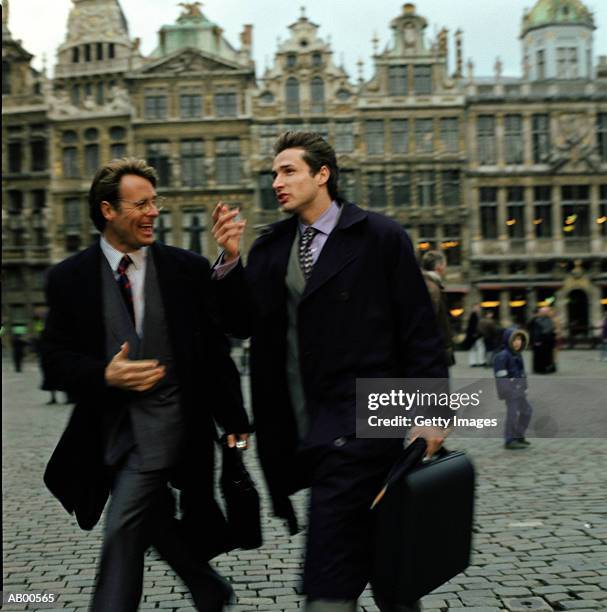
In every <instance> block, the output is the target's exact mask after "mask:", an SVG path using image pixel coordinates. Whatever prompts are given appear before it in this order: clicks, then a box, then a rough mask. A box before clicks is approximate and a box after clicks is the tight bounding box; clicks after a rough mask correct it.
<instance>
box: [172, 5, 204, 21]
mask: <svg viewBox="0 0 607 612" xmlns="http://www.w3.org/2000/svg"><path fill="white" fill-rule="evenodd" d="M177 6H182V7H183V13H182V14H181V17H202V12H201V11H200V7H201V6H202V2H180V3H179V4H178V5H177Z"/></svg>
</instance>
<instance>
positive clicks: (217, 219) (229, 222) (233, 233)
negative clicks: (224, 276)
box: [212, 202, 247, 263]
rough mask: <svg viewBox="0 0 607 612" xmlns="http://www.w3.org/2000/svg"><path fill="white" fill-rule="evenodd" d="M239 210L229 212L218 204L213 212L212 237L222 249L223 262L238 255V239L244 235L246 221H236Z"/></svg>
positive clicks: (225, 207) (224, 206) (220, 203)
mask: <svg viewBox="0 0 607 612" xmlns="http://www.w3.org/2000/svg"><path fill="white" fill-rule="evenodd" d="M238 213H239V210H238V209H237V208H235V209H234V210H230V209H229V208H228V207H227V206H226V205H225V204H224V203H223V202H218V203H217V206H216V207H215V210H214V211H213V215H212V219H213V223H214V225H213V230H212V231H213V237H214V238H215V242H217V244H218V245H219V247H220V248H221V249H223V252H224V255H223V261H224V263H228V262H230V261H232V260H233V259H236V258H237V257H238V256H239V254H240V239H241V238H242V234H243V233H244V229H245V226H246V224H247V222H246V221H238V220H236V217H237V216H238Z"/></svg>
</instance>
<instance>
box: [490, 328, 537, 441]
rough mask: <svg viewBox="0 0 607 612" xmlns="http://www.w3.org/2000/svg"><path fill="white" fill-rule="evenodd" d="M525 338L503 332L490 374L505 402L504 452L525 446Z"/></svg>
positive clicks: (521, 334)
mask: <svg viewBox="0 0 607 612" xmlns="http://www.w3.org/2000/svg"><path fill="white" fill-rule="evenodd" d="M527 344H528V336H527V334H526V333H525V332H524V331H523V330H521V329H515V328H510V329H506V330H505V331H504V336H503V344H502V350H501V351H499V352H498V353H497V354H496V355H495V359H494V361H493V371H494V374H495V384H496V386H497V395H498V397H499V398H500V399H502V400H504V401H505V402H506V425H505V428H504V448H506V449H508V450H520V449H524V448H527V447H528V446H529V444H530V443H529V441H528V440H527V439H526V438H525V432H526V431H527V427H528V426H529V421H530V420H531V414H532V412H533V410H532V408H531V405H530V404H529V402H528V401H527V376H526V374H525V362H524V361H523V356H522V355H521V353H522V351H523V350H524V349H525V347H526V346H527Z"/></svg>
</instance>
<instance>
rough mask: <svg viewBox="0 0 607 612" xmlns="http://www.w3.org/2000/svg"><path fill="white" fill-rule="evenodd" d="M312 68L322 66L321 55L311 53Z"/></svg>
mask: <svg viewBox="0 0 607 612" xmlns="http://www.w3.org/2000/svg"><path fill="white" fill-rule="evenodd" d="M312 66H314V68H319V67H320V66H322V55H321V54H320V53H318V52H315V53H312Z"/></svg>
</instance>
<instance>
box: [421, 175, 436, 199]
mask: <svg viewBox="0 0 607 612" xmlns="http://www.w3.org/2000/svg"><path fill="white" fill-rule="evenodd" d="M417 203H418V205H419V206H423V207H427V206H434V205H435V204H436V178H435V174H434V170H422V171H421V172H419V173H418V174H417Z"/></svg>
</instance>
